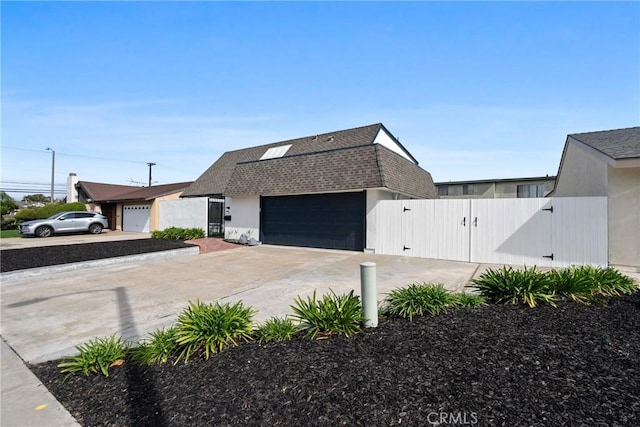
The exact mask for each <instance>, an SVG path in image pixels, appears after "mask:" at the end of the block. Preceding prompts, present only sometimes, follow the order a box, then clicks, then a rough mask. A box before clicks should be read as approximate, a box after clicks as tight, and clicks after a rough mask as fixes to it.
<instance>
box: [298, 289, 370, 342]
mask: <svg viewBox="0 0 640 427" xmlns="http://www.w3.org/2000/svg"><path fill="white" fill-rule="evenodd" d="M291 309H292V310H293V313H294V314H293V316H292V317H293V319H294V320H297V321H298V325H299V328H300V330H302V331H304V332H305V333H306V335H307V336H310V337H311V338H312V339H315V338H318V337H325V336H327V335H331V334H342V335H345V336H350V335H353V334H355V333H357V332H359V331H360V330H361V328H362V322H364V310H363V308H362V303H361V302H360V297H359V296H357V295H354V293H353V290H352V291H351V292H349V293H348V294H343V295H336V294H335V293H334V292H333V291H330V293H328V294H325V295H323V296H322V298H320V299H316V292H315V291H313V295H312V296H309V297H307V298H306V300H303V299H302V298H300V297H299V296H298V297H296V299H295V300H294V305H292V306H291Z"/></svg>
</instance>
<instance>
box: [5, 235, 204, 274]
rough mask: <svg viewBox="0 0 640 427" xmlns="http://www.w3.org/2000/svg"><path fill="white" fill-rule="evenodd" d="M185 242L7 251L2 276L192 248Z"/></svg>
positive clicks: (151, 241)
mask: <svg viewBox="0 0 640 427" xmlns="http://www.w3.org/2000/svg"><path fill="white" fill-rule="evenodd" d="M192 247H193V245H190V244H188V243H185V242H184V241H182V240H165V239H137V240H120V241H115V242H96V243H83V244H77V245H58V246H43V247H37V248H24V249H7V250H3V251H2V254H0V257H1V258H2V259H1V262H0V272H2V273H5V272H9V271H16V270H24V269H28V268H36V267H47V266H50V265H60V264H68V263H72V262H81V261H93V260H98V259H104V258H114V257H121V256H128V255H138V254H145V253H149V252H160V251H168V250H171V249H180V248H192Z"/></svg>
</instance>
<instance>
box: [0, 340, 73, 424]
mask: <svg viewBox="0 0 640 427" xmlns="http://www.w3.org/2000/svg"><path fill="white" fill-rule="evenodd" d="M0 346H1V347H0V359H1V363H2V367H1V369H2V394H1V396H0V425H1V426H2V427H23V426H24V427H26V426H29V427H40V426H42V427H52V426H55V427H57V426H61V427H62V426H64V427H66V426H79V425H80V424H78V423H77V422H76V420H75V419H74V418H73V417H72V416H71V414H69V412H67V410H66V409H65V408H64V407H63V406H62V405H61V404H60V403H59V402H58V401H57V400H56V399H55V398H54V397H53V395H52V394H51V393H49V390H47V388H46V387H45V386H44V385H43V384H42V383H41V382H40V381H39V380H38V378H36V376H35V375H33V374H32V373H31V371H30V370H29V368H27V367H26V365H25V364H24V363H23V362H22V360H21V359H20V357H19V356H18V355H17V354H16V353H15V352H14V351H13V350H12V349H11V347H9V345H8V344H7V343H6V342H5V341H4V339H2V340H1V342H0Z"/></svg>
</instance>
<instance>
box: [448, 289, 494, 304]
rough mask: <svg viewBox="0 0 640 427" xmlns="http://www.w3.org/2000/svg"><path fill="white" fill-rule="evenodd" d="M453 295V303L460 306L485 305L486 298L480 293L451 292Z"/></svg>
mask: <svg viewBox="0 0 640 427" xmlns="http://www.w3.org/2000/svg"><path fill="white" fill-rule="evenodd" d="M453 297H454V298H455V300H456V303H455V305H459V306H460V307H483V306H485V305H487V300H486V299H485V298H484V297H482V296H480V295H474V294H468V293H465V292H456V293H454V294H453Z"/></svg>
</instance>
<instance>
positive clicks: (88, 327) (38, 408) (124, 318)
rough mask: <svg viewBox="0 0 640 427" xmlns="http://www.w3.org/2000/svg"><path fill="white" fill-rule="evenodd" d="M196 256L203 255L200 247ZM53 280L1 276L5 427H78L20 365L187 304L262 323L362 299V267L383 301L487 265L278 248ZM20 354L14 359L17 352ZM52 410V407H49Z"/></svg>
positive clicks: (184, 257)
mask: <svg viewBox="0 0 640 427" xmlns="http://www.w3.org/2000/svg"><path fill="white" fill-rule="evenodd" d="M194 249H195V248H194ZM188 252H189V253H188V254H187V253H184V254H182V253H179V254H177V255H176V256H174V257H172V258H163V259H143V260H135V259H132V260H131V261H130V262H126V263H121V264H115V265H103V266H95V267H91V268H87V269H75V270H73V271H62V272H54V270H52V272H51V273H50V274H46V275H41V276H37V277H20V276H13V277H11V276H6V277H4V276H0V280H1V284H0V292H1V297H2V298H1V299H2V301H1V324H0V327H1V329H0V330H1V335H2V338H3V340H4V341H6V343H5V342H4V341H3V343H2V401H1V405H2V406H1V408H0V409H2V421H3V422H2V426H3V427H4V426H5V425H6V426H14V425H16V426H23V425H40V424H39V423H40V422H41V421H42V419H43V418H44V419H45V421H46V425H49V426H56V425H72V424H73V419H72V418H71V416H70V415H69V414H68V413H67V412H66V411H64V410H63V409H61V407H60V406H58V405H57V404H56V403H57V402H55V399H53V397H51V395H49V394H48V392H46V389H45V388H44V386H42V384H40V383H39V382H38V381H37V379H35V377H33V375H32V374H31V372H30V371H29V370H28V369H27V368H26V367H25V366H24V364H23V362H22V360H24V361H27V362H30V363H39V362H43V361H47V360H53V359H56V358H59V357H60V356H62V355H70V354H75V348H74V347H75V346H76V345H78V344H81V343H84V342H86V341H88V340H90V339H93V338H95V337H100V336H107V335H111V334H114V333H117V334H118V335H120V336H122V337H123V338H124V339H127V340H131V341H138V340H140V339H141V338H143V337H145V336H146V335H147V333H149V332H151V331H153V330H155V329H157V328H161V327H166V326H169V325H171V324H172V323H173V322H174V321H175V319H176V317H177V314H178V313H179V312H180V311H181V310H182V309H183V308H184V307H185V306H186V305H187V303H188V301H190V300H191V301H195V300H197V299H200V300H202V301H214V300H223V301H237V300H242V301H243V302H244V303H245V304H246V305H251V306H253V308H254V309H256V310H258V313H257V314H256V316H255V320H256V322H262V321H264V320H266V319H267V318H269V317H271V316H276V315H277V316H284V315H287V314H290V313H291V309H290V305H291V304H292V303H293V300H294V298H295V297H296V296H302V297H303V298H304V297H305V296H306V295H310V294H311V293H312V292H313V291H314V290H316V291H317V293H318V295H321V294H322V293H324V292H326V291H328V290H329V289H332V290H333V291H335V292H336V293H338V294H339V293H344V292H348V291H349V290H351V289H354V290H355V291H356V293H357V294H359V293H360V279H359V264H360V263H361V262H365V261H373V262H375V263H376V264H377V282H378V299H379V300H382V299H383V298H384V296H385V294H386V293H387V292H389V291H390V290H391V289H393V288H396V287H400V286H406V285H409V284H411V283H415V282H437V283H443V284H445V285H446V287H447V288H449V289H452V290H460V289H462V288H463V286H464V285H465V284H466V283H467V282H468V281H469V280H470V279H471V278H472V277H473V276H476V275H478V274H479V273H480V272H481V271H483V270H484V268H485V266H479V265H478V264H469V263H462V262H450V261H439V260H429V259H419V258H405V257H395V256H384V255H372V254H364V253H358V252H348V251H334V250H319V249H305V248H290V247H278V246H256V247H240V248H238V249H234V250H225V251H220V252H213V253H205V254H200V255H198V254H197V253H194V252H192V251H188ZM14 351H15V353H14ZM42 405H46V406H44V407H43V406H42Z"/></svg>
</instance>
